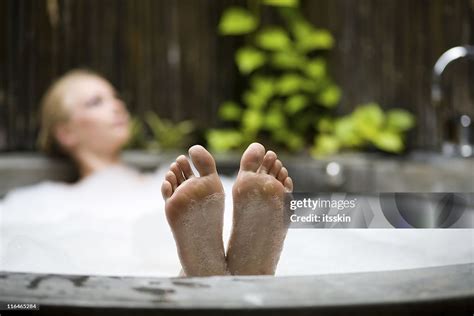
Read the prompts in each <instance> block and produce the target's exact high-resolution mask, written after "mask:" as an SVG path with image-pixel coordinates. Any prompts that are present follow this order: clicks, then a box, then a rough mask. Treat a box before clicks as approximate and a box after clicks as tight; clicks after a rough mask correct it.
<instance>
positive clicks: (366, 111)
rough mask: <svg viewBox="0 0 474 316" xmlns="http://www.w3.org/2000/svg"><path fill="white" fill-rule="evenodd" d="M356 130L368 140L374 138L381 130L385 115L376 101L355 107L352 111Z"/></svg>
mask: <svg viewBox="0 0 474 316" xmlns="http://www.w3.org/2000/svg"><path fill="white" fill-rule="evenodd" d="M352 115H353V118H354V124H355V128H356V130H357V132H358V133H359V134H360V135H361V136H362V137H364V138H365V139H368V140H374V139H375V138H376V137H377V135H378V133H379V132H380V131H381V130H382V126H383V124H384V121H385V115H384V113H383V111H382V109H381V108H380V106H379V105H378V104H377V103H368V104H365V105H361V106H359V107H357V108H356V109H355V110H354V112H353V113H352Z"/></svg>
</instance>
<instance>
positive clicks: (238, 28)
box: [206, 0, 414, 156]
mask: <svg viewBox="0 0 474 316" xmlns="http://www.w3.org/2000/svg"><path fill="white" fill-rule="evenodd" d="M248 4H249V8H244V7H236V6H232V7H229V8H228V9H226V10H225V11H224V12H223V14H222V16H221V18H220V22H219V26H218V29H219V33H220V34H221V35H232V36H235V35H244V40H245V43H244V44H243V45H242V47H241V48H239V49H237V51H236V53H235V62H236V65H237V68H238V70H239V72H240V73H241V75H242V76H243V77H244V78H245V80H246V81H247V87H246V89H245V90H244V91H243V93H242V95H241V97H240V98H239V100H234V101H225V102H223V103H222V104H221V106H220V108H219V112H218V114H219V117H220V118H221V119H222V120H223V121H224V122H226V124H227V125H228V128H225V129H212V130H209V131H208V133H207V135H206V137H207V141H208V144H209V146H210V147H211V149H213V150H215V151H227V150H230V149H236V148H242V147H245V146H246V145H248V144H249V143H251V142H253V141H255V140H260V141H264V142H266V143H268V142H270V143H271V144H272V145H274V146H278V147H282V148H284V149H287V150H289V151H292V152H298V151H301V150H304V149H307V148H308V147H310V148H311V149H310V150H311V153H312V154H313V155H314V156H322V155H327V154H332V153H336V152H338V151H340V150H342V149H344V148H351V149H358V148H363V147H365V146H370V145H372V146H375V147H376V148H378V149H380V150H383V151H387V152H394V153H397V152H401V151H402V150H403V144H404V139H403V134H404V132H405V131H407V130H408V129H410V128H411V127H412V126H413V125H414V118H413V116H412V115H411V114H409V113H408V112H406V111H403V110H391V111H388V112H387V113H384V112H383V111H382V110H381V108H380V107H379V106H378V105H377V104H375V103H371V104H366V105H362V106H360V107H358V108H357V109H356V110H355V111H354V112H353V113H351V114H349V115H346V116H343V117H339V118H336V115H335V112H334V111H335V108H336V107H337V106H338V104H339V102H340V99H341V96H342V91H341V89H340V88H339V87H338V86H337V85H336V84H335V83H334V82H333V81H332V79H331V78H330V76H329V74H328V69H327V62H326V58H325V53H326V52H327V51H328V50H330V49H331V48H333V46H334V38H333V37H332V35H331V33H330V32H329V31H327V30H325V29H321V28H317V27H315V26H313V25H312V24H311V23H310V22H308V21H307V20H306V19H305V18H304V17H303V15H302V14H301V11H300V8H299V1H298V0H250V1H249V2H248ZM262 10H276V11H277V13H278V14H279V16H280V17H281V19H282V21H283V23H282V25H263V24H261V19H260V14H261V11H262ZM315 135H316V136H315Z"/></svg>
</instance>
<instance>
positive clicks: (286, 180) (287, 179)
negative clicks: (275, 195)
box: [283, 177, 293, 192]
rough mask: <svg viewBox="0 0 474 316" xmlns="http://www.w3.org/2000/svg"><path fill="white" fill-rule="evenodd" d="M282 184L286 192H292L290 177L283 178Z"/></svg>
mask: <svg viewBox="0 0 474 316" xmlns="http://www.w3.org/2000/svg"><path fill="white" fill-rule="evenodd" d="M283 186H284V187H285V189H286V191H287V192H293V180H291V178H290V177H287V178H286V179H285V182H284V183H283Z"/></svg>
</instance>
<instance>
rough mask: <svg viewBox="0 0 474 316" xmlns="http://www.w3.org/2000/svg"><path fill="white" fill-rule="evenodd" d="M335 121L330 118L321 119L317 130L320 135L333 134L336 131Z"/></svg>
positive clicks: (317, 124)
mask: <svg viewBox="0 0 474 316" xmlns="http://www.w3.org/2000/svg"><path fill="white" fill-rule="evenodd" d="M334 125H335V124H334V120H333V119H332V118H330V117H321V118H320V119H319V120H318V121H317V122H316V126H315V127H316V130H317V131H319V132H320V133H332V132H333V131H334Z"/></svg>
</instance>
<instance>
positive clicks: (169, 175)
mask: <svg viewBox="0 0 474 316" xmlns="http://www.w3.org/2000/svg"><path fill="white" fill-rule="evenodd" d="M165 180H166V181H168V182H169V183H170V184H171V188H172V189H173V191H174V190H176V187H177V186H178V180H177V179H176V176H175V174H174V172H172V171H168V172H167V173H166V176H165Z"/></svg>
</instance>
